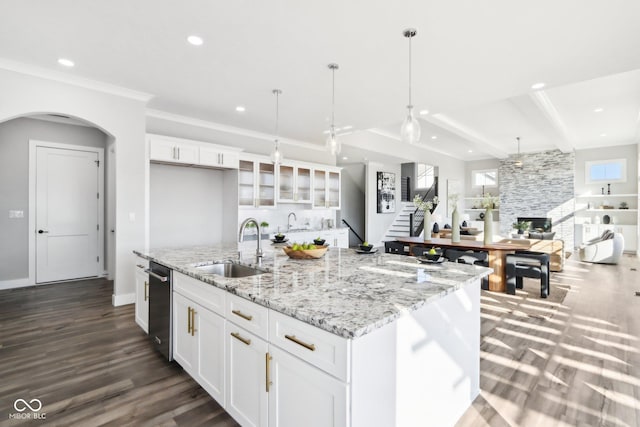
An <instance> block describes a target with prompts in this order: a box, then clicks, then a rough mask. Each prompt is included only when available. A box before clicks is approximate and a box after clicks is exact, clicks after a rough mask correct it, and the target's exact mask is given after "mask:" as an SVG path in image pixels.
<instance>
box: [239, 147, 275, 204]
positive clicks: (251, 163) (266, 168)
mask: <svg viewBox="0 0 640 427" xmlns="http://www.w3.org/2000/svg"><path fill="white" fill-rule="evenodd" d="M275 181H276V180H275V167H274V165H273V163H271V160H269V159H267V158H264V159H262V158H254V157H249V158H244V157H243V158H241V159H240V161H239V167H238V205H239V206H240V207H253V208H273V207H275V204H276V195H275Z"/></svg>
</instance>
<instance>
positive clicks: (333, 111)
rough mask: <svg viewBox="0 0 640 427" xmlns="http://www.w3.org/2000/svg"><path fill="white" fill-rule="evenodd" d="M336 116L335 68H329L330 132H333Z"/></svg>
mask: <svg viewBox="0 0 640 427" xmlns="http://www.w3.org/2000/svg"><path fill="white" fill-rule="evenodd" d="M335 114H336V67H331V131H332V132H335Z"/></svg>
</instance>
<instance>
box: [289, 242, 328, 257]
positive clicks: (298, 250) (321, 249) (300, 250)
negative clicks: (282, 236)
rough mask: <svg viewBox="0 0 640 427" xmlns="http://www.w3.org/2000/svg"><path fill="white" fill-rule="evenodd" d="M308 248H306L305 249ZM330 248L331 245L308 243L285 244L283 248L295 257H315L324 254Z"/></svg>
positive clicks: (290, 255)
mask: <svg viewBox="0 0 640 427" xmlns="http://www.w3.org/2000/svg"><path fill="white" fill-rule="evenodd" d="M305 248H306V249H305ZM327 249H329V246H316V245H309V244H307V243H303V244H298V243H294V244H293V245H291V246H285V247H284V248H282V250H284V253H286V254H287V255H288V256H289V258H295V259H315V258H320V257H322V256H324V254H325V253H326V252H327Z"/></svg>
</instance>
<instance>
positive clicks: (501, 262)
mask: <svg viewBox="0 0 640 427" xmlns="http://www.w3.org/2000/svg"><path fill="white" fill-rule="evenodd" d="M396 241H398V242H400V243H403V244H405V245H408V246H409V253H412V252H411V248H413V247H414V246H420V247H425V248H431V247H433V248H442V249H447V248H451V249H458V250H462V251H467V250H472V251H483V252H487V253H488V255H489V267H490V268H492V269H493V273H491V274H490V275H489V290H490V291H496V292H506V290H507V269H506V257H507V254H510V253H514V252H515V251H517V250H527V249H529V246H528V245H527V244H526V243H524V242H522V243H523V244H521V243H520V242H518V244H515V243H489V244H485V243H484V242H481V241H476V240H462V241H460V242H456V243H453V242H452V241H451V239H440V238H432V239H431V240H429V241H425V240H424V239H423V238H422V237H398V238H396Z"/></svg>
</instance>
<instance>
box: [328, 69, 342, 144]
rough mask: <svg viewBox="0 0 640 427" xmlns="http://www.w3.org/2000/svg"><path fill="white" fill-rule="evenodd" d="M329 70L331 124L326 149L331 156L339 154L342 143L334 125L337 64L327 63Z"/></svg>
mask: <svg viewBox="0 0 640 427" xmlns="http://www.w3.org/2000/svg"><path fill="white" fill-rule="evenodd" d="M328 67H329V69H330V70H331V126H330V127H329V136H328V137H327V143H326V147H327V151H328V152H329V153H331V155H332V156H336V155H338V154H340V151H341V150H342V144H341V143H340V140H339V139H338V136H337V135H336V127H335V111H336V70H337V69H338V68H339V67H338V64H333V63H332V64H329V65H328Z"/></svg>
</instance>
